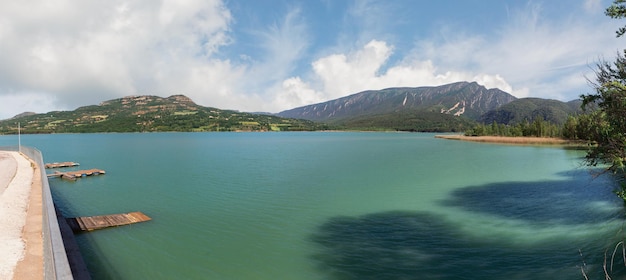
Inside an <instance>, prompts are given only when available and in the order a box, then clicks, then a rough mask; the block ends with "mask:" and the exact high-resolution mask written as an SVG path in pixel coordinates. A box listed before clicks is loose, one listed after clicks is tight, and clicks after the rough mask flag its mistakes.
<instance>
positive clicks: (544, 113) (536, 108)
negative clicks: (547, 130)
mask: <svg viewBox="0 0 626 280" xmlns="http://www.w3.org/2000/svg"><path fill="white" fill-rule="evenodd" d="M581 104H582V101H580V100H573V101H570V102H562V101H558V100H552V99H541V98H521V99H517V100H515V101H513V102H511V103H508V104H505V105H502V106H500V107H498V108H497V109H495V110H491V111H489V112H487V113H486V114H484V115H482V116H481V117H480V119H479V121H480V122H482V123H487V124H489V123H493V122H494V121H495V122H497V123H502V124H517V123H521V122H524V121H529V122H532V121H534V120H535V119H537V118H539V119H542V120H545V121H548V122H551V123H555V124H563V123H565V121H566V120H567V117H568V116H569V115H575V114H578V113H581V112H582V110H581V109H580V105H581Z"/></svg>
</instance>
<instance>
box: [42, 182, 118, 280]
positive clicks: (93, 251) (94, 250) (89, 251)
mask: <svg viewBox="0 0 626 280" xmlns="http://www.w3.org/2000/svg"><path fill="white" fill-rule="evenodd" d="M57 180H60V179H57ZM49 182H50V191H51V192H52V198H53V201H54V205H55V207H56V208H57V209H58V210H59V211H60V212H61V214H62V215H63V216H64V217H65V218H69V217H75V216H79V214H76V211H75V210H74V209H73V208H72V203H71V202H70V201H67V200H65V199H63V196H61V195H57V194H56V190H55V188H58V187H64V186H61V184H58V185H57V184H55V182H54V180H49ZM90 234H93V233H91V232H87V233H74V238H75V239H76V242H77V243H78V244H79V249H80V253H81V255H82V257H83V260H84V261H85V263H86V264H87V270H89V274H90V276H91V278H92V279H95V280H97V279H121V275H119V273H118V272H117V271H115V269H114V266H113V265H112V264H111V262H110V261H109V260H108V259H107V258H105V257H103V255H104V254H101V253H100V252H101V251H102V250H101V249H100V248H99V246H98V245H97V243H96V242H94V240H93V237H92V236H90Z"/></svg>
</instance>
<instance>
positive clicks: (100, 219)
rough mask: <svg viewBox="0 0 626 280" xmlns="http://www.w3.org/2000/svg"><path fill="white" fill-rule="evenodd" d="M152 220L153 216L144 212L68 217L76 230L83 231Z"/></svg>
mask: <svg viewBox="0 0 626 280" xmlns="http://www.w3.org/2000/svg"><path fill="white" fill-rule="evenodd" d="M150 220H152V218H150V217H148V216H146V215H145V214H144V213H141V212H130V213H123V214H113V215H102V216H91V217H77V218H67V223H68V224H69V225H70V227H71V228H72V230H73V231H74V232H81V231H92V230H96V229H103V228H108V227H117V226H123V225H130V224H134V223H140V222H146V221H150Z"/></svg>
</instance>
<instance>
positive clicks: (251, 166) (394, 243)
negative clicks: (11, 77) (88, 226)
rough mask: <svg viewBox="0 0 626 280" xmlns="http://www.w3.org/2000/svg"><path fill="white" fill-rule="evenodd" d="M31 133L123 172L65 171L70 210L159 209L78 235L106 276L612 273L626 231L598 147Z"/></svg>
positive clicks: (64, 157) (325, 135)
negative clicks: (601, 171)
mask: <svg viewBox="0 0 626 280" xmlns="http://www.w3.org/2000/svg"><path fill="white" fill-rule="evenodd" d="M21 141H22V145H26V146H32V147H36V148H38V149H40V150H41V151H42V153H43V155H44V161H46V162H61V161H76V162H79V163H80V164H81V166H80V169H89V168H101V169H104V170H106V171H107V173H106V175H101V176H95V177H87V178H82V179H79V180H77V181H75V182H70V181H65V180H61V179H50V187H51V190H52V194H53V197H54V200H55V203H56V204H57V207H59V208H60V209H61V211H62V213H63V214H64V215H65V216H68V217H73V216H91V215H102V214H113V213H122V212H131V211H142V212H144V213H145V214H147V215H148V216H150V217H151V218H152V219H153V220H152V221H149V222H145V223H140V224H134V225H130V226H123V227H118V228H110V229H105V230H99V231H93V232H89V233H81V234H77V241H78V243H79V246H80V249H81V251H82V253H83V256H84V258H85V260H86V262H87V265H88V268H89V270H90V272H91V274H92V275H93V278H94V279H584V277H583V272H582V271H584V272H585V273H586V274H587V275H588V277H589V278H590V279H601V278H603V277H604V276H603V268H602V264H603V262H604V258H605V251H608V259H609V265H610V259H611V254H612V252H613V249H614V248H615V246H616V244H617V243H618V242H619V241H621V240H623V239H622V236H623V233H621V232H620V230H622V229H623V223H624V204H623V202H622V201H621V200H620V199H618V198H617V197H616V196H615V195H614V194H613V192H612V191H613V189H615V188H616V187H617V183H616V182H615V181H614V180H613V178H611V177H610V176H604V175H603V176H595V175H597V174H596V173H597V172H594V171H591V170H589V169H588V168H587V167H585V166H583V164H582V158H583V157H584V152H583V151H576V150H569V149H564V148H558V147H538V146H511V145H495V144H482V143H469V142H461V141H451V140H443V139H436V138H434V134H426V133H367V132H298V133H146V134H140V133H137V134H53V135H22V139H21ZM15 144H17V136H0V146H6V145H15ZM74 169H76V168H74ZM48 172H49V173H51V172H52V171H51V170H49V171H48ZM620 254H621V247H620V248H619V249H618V256H616V257H615V260H614V263H615V266H614V267H613V273H612V276H614V277H624V276H625V275H626V273H625V271H624V270H625V269H624V261H623V260H622V258H621V256H620ZM607 269H610V268H607Z"/></svg>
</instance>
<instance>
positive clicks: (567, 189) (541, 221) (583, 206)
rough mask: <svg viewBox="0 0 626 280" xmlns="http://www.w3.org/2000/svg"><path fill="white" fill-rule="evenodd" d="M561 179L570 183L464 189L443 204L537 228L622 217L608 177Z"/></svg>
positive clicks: (573, 174)
mask: <svg viewBox="0 0 626 280" xmlns="http://www.w3.org/2000/svg"><path fill="white" fill-rule="evenodd" d="M561 175H563V176H567V177H570V178H571V179H569V180H562V181H540V182H503V183H494V184H488V185H483V186H471V187H465V188H462V189H458V190H456V191H454V192H452V194H451V197H450V198H449V199H446V200H445V201H442V204H443V205H445V206H453V207H459V208H462V209H464V210H467V211H471V212H480V213H486V214H491V215H496V216H501V217H503V218H507V219H515V220H524V221H526V222H530V223H535V224H538V225H555V224H564V225H573V224H592V223H598V222H602V221H608V220H613V219H616V218H618V217H620V216H623V215H624V213H623V211H619V210H616V209H618V208H622V202H621V200H620V199H619V198H618V197H617V196H616V195H615V194H614V193H613V190H614V189H615V188H616V187H617V184H616V183H615V181H614V178H611V176H608V175H606V176H600V177H597V178H595V179H591V176H590V174H589V173H588V172H587V171H573V172H568V173H566V174H561Z"/></svg>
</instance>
